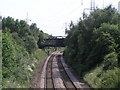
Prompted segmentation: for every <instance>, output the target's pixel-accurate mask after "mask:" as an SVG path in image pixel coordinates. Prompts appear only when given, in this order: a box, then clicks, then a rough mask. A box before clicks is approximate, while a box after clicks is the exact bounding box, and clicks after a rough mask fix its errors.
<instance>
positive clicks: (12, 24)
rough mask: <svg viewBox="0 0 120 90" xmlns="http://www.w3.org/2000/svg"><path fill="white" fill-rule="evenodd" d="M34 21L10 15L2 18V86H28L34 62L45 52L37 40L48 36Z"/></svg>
mask: <svg viewBox="0 0 120 90" xmlns="http://www.w3.org/2000/svg"><path fill="white" fill-rule="evenodd" d="M48 36H49V35H48V34H45V33H44V32H43V31H42V30H40V29H39V28H38V27H37V25H36V23H32V24H31V25H29V24H27V22H26V21H24V20H18V19H16V20H15V19H14V18H12V17H10V16H8V17H7V18H5V17H4V18H3V19H2V86H3V88H6V87H7V88H15V87H17V88H18V87H19V88H25V87H29V85H30V81H31V79H32V75H33V70H34V68H35V66H36V64H37V63H38V62H39V61H40V60H41V59H44V58H45V56H46V53H45V52H44V51H43V50H40V49H38V45H37V42H38V40H39V42H40V41H42V40H43V39H44V38H45V37H48Z"/></svg>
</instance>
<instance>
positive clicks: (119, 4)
mask: <svg viewBox="0 0 120 90" xmlns="http://www.w3.org/2000/svg"><path fill="white" fill-rule="evenodd" d="M118 13H119V14H120V1H119V2H118Z"/></svg>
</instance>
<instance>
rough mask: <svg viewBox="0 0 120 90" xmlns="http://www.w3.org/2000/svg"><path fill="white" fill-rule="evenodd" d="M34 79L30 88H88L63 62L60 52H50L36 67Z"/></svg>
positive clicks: (88, 89) (74, 89) (73, 89)
mask: <svg viewBox="0 0 120 90" xmlns="http://www.w3.org/2000/svg"><path fill="white" fill-rule="evenodd" d="M37 69H38V70H37V72H36V79H35V80H34V81H33V83H32V85H31V88H41V89H42V90H43V89H50V88H51V89H62V90H68V89H72V90H78V89H79V90H86V89H87V90H90V87H89V86H88V85H87V84H86V83H84V82H83V81H82V80H80V79H78V78H77V77H76V75H75V74H74V73H73V71H72V72H71V69H70V68H69V67H68V66H67V64H66V63H65V62H64V59H63V56H62V53H60V52H54V53H52V54H51V55H50V56H49V57H48V58H47V59H46V60H45V62H44V64H43V67H42V69H41V67H38V68H37Z"/></svg>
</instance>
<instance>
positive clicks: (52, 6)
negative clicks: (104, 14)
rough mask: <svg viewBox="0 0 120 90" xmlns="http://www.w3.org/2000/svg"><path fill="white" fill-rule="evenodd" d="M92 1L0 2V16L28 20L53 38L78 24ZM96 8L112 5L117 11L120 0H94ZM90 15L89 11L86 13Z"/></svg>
mask: <svg viewBox="0 0 120 90" xmlns="http://www.w3.org/2000/svg"><path fill="white" fill-rule="evenodd" d="M90 1H91V0H0V15H2V17H7V16H11V17H13V18H15V19H20V20H21V19H22V20H26V19H28V21H29V22H28V23H29V24H31V23H36V24H37V27H38V28H40V30H42V31H43V32H45V33H48V34H50V35H53V36H65V27H68V25H69V23H70V21H73V22H74V23H76V22H77V21H78V20H79V18H80V17H82V13H83V10H84V8H90ZM94 1H95V6H96V7H98V8H104V7H106V6H108V5H110V4H112V5H113V7H115V8H116V9H117V8H118V2H119V1H120V0H94ZM86 13H88V11H86Z"/></svg>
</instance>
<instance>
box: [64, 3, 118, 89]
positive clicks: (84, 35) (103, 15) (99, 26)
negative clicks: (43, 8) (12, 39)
mask: <svg viewBox="0 0 120 90" xmlns="http://www.w3.org/2000/svg"><path fill="white" fill-rule="evenodd" d="M67 30H69V32H68V36H67V38H66V48H65V51H64V58H65V60H66V62H67V63H68V64H69V65H70V66H71V67H72V68H73V69H74V70H76V72H77V73H78V74H79V76H80V77H82V78H83V79H84V80H85V81H87V82H88V84H90V86H92V87H94V88H98V87H100V88H105V87H108V88H109V87H112V88H115V87H119V86H120V78H119V77H118V76H120V68H119V67H120V63H119V60H120V15H119V14H118V12H117V10H116V9H115V8H113V7H112V6H111V5H110V6H108V7H106V8H104V9H99V8H98V9H96V10H94V11H92V12H91V13H90V15H88V16H87V15H84V19H80V20H79V21H78V23H77V24H73V22H71V23H70V26H69V29H67Z"/></svg>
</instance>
